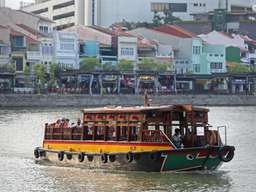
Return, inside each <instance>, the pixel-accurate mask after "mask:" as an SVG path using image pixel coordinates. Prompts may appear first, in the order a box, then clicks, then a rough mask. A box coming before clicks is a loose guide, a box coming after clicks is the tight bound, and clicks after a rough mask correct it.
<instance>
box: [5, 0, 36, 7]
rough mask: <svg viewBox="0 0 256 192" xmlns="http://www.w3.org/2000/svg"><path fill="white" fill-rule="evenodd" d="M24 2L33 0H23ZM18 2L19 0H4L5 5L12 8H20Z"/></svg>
mask: <svg viewBox="0 0 256 192" xmlns="http://www.w3.org/2000/svg"><path fill="white" fill-rule="evenodd" d="M23 1H25V2H31V1H32V2H33V0H23ZM20 2H21V0H5V4H6V7H11V8H13V9H19V8H20Z"/></svg>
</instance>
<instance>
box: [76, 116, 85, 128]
mask: <svg viewBox="0 0 256 192" xmlns="http://www.w3.org/2000/svg"><path fill="white" fill-rule="evenodd" d="M76 127H77V128H82V127H83V125H82V123H81V119H80V118H78V119H77V125H76Z"/></svg>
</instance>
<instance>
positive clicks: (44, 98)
mask: <svg viewBox="0 0 256 192" xmlns="http://www.w3.org/2000/svg"><path fill="white" fill-rule="evenodd" d="M143 99H144V97H143V96H135V95H119V96H116V95H114V96H113V95H108V96H88V95H22V94H7V95H0V107H1V108H3V107H86V106H104V105H142V104H143ZM150 100H151V103H153V104H193V105H200V106H256V96H245V95H168V96H150Z"/></svg>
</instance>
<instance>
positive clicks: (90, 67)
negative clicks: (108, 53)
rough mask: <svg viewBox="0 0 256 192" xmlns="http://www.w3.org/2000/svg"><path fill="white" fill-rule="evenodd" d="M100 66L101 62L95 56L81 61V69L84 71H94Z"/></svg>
mask: <svg viewBox="0 0 256 192" xmlns="http://www.w3.org/2000/svg"><path fill="white" fill-rule="evenodd" d="M99 68H101V64H100V62H99V60H98V59H97V58H95V57H87V58H84V59H83V60H82V61H81V62H80V70H82V71H94V70H96V69H99Z"/></svg>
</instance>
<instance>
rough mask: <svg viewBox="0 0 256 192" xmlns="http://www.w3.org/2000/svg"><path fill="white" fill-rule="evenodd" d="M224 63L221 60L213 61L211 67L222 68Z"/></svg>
mask: <svg viewBox="0 0 256 192" xmlns="http://www.w3.org/2000/svg"><path fill="white" fill-rule="evenodd" d="M222 67H223V64H222V63H221V62H212V63H211V69H222Z"/></svg>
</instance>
